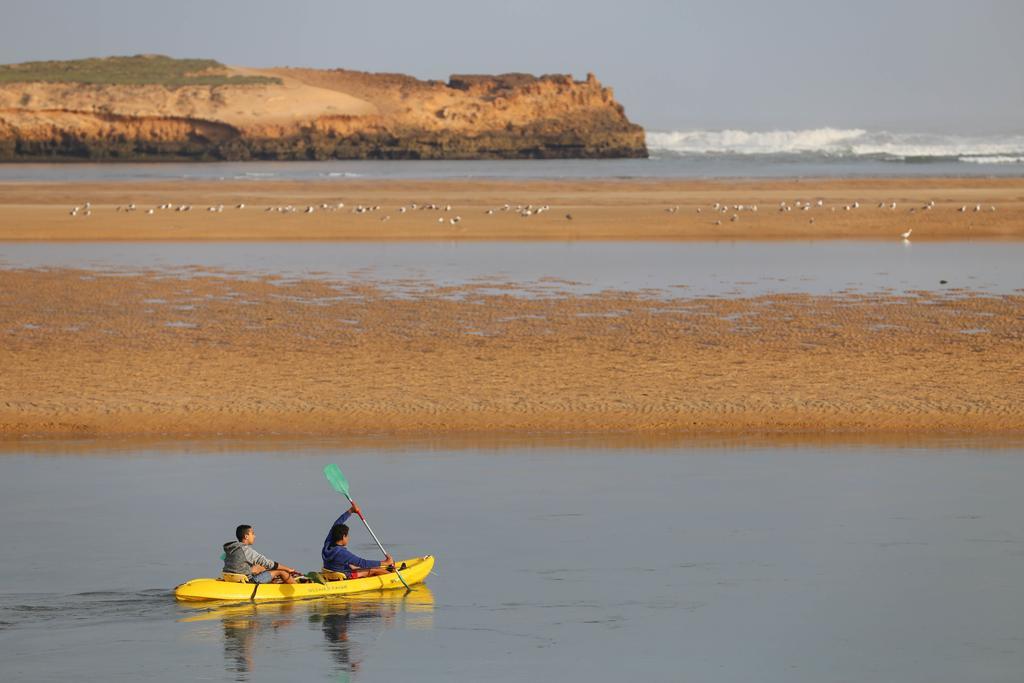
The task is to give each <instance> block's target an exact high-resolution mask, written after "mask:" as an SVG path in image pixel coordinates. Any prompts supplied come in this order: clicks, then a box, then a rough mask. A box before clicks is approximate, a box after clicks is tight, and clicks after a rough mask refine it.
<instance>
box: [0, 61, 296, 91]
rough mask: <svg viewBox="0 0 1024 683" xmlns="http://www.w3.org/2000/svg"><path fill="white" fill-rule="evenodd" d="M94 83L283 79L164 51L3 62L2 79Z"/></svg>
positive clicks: (176, 84)
mask: <svg viewBox="0 0 1024 683" xmlns="http://www.w3.org/2000/svg"><path fill="white" fill-rule="evenodd" d="M40 81H42V82H47V83H94V84H97V85H99V84H102V85H163V86H166V87H169V88H177V87H181V86H185V85H258V84H267V83H280V82H281V81H280V79H277V78H270V77H268V76H231V75H228V74H227V73H226V67H225V66H224V65H223V64H221V63H220V62H216V61H214V60H212V59H173V58H171V57H164V56H163V55H135V56H133V57H102V58H94V59H75V60H71V61H54V62H24V63H22V64H3V65H0V84H3V83H32V82H40Z"/></svg>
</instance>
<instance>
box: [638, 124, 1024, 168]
mask: <svg viewBox="0 0 1024 683" xmlns="http://www.w3.org/2000/svg"><path fill="white" fill-rule="evenodd" d="M647 146H648V148H650V150H651V152H654V153H668V154H677V155H681V156H691V155H715V154H717V155H813V156H828V157H854V158H856V157H869V158H876V159H895V160H900V159H914V160H918V159H920V160H928V159H951V160H952V159H958V160H960V161H970V162H973V163H1009V161H1006V160H1007V159H1011V158H1012V159H1014V160H1018V159H1020V158H1021V157H1022V156H1024V135H990V136H965V135H940V134H934V133H892V132H889V131H868V130H864V129H862V128H851V129H843V128H813V129H808V130H773V131H745V130H718V131H715V130H689V131H669V132H656V131H652V132H648V133H647Z"/></svg>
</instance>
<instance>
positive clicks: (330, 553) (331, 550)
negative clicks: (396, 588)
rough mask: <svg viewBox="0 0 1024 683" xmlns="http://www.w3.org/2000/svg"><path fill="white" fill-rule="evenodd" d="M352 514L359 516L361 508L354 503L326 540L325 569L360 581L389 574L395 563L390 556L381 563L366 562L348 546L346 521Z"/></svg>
mask: <svg viewBox="0 0 1024 683" xmlns="http://www.w3.org/2000/svg"><path fill="white" fill-rule="evenodd" d="M352 514H356V515H358V514H359V506H358V505H356V504H355V502H353V503H352V507H350V508H349V509H348V510H346V511H345V512H343V513H342V514H341V517H338V519H337V520H335V522H334V525H333V526H332V527H331V531H330V533H329V534H327V538H326V539H324V549H323V551H322V552H321V553H320V554H321V556H322V557H323V560H324V569H329V570H330V571H332V572H341V573H343V574H345V576H347V577H348V578H350V579H360V578H363V577H364V576H380V575H381V574H387V573H388V571H390V569H389V568H390V567H393V566H394V564H395V561H394V560H393V559H392V558H391V556H390V555H388V556H387V557H385V558H384V559H383V560H381V561H380V562H377V561H376V560H364V559H363V558H361V557H359V556H358V555H356V554H355V553H353V552H352V551H350V550H349V549H348V548H347V547H346V546H347V545H348V526H347V525H346V524H345V521H346V520H347V519H348V518H349V516H350V515H352Z"/></svg>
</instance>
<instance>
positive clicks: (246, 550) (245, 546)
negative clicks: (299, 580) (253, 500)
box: [224, 524, 299, 583]
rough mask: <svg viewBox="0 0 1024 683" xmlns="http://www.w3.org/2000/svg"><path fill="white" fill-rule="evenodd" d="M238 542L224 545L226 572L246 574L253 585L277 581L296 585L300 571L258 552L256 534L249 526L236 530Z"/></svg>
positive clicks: (244, 525)
mask: <svg viewBox="0 0 1024 683" xmlns="http://www.w3.org/2000/svg"><path fill="white" fill-rule="evenodd" d="M235 538H237V539H238V540H237V541H228V542H227V543H225V544H224V571H225V572H228V573H231V574H245V575H246V576H248V577H249V580H250V581H252V582H253V583H270V582H272V581H274V580H275V579H277V580H279V581H281V582H283V583H295V578H294V576H295V575H298V573H299V572H298V571H297V570H295V569H292V568H291V567H288V566H285V565H283V564H281V563H280V562H274V561H273V560H272V559H270V558H269V557H267V556H266V555H262V554H260V553H258V552H256V549H255V548H253V547H252V544H253V543H255V542H256V532H255V531H253V528H252V527H251V526H249V525H248V524H242V525H239V527H238V528H237V529H235Z"/></svg>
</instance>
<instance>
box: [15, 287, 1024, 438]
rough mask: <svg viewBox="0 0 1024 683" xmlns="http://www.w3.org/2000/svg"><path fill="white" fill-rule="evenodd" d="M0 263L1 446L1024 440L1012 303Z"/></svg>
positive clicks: (1021, 339) (1021, 317) (959, 296)
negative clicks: (324, 439) (589, 437)
mask: <svg viewBox="0 0 1024 683" xmlns="http://www.w3.org/2000/svg"><path fill="white" fill-rule="evenodd" d="M187 275H188V276H187V277H179V276H175V275H173V274H171V275H169V274H168V273H166V272H163V271H161V272H139V273H134V274H126V273H98V272H95V271H87V270H76V269H47V270H30V269H20V270H19V269H14V270H6V271H0V337H2V339H3V342H2V343H0V368H2V372H0V439H7V440H18V439H26V438H33V437H57V436H60V437H64V436H84V437H110V436H118V437H128V436H152V437H173V438H184V437H207V436H220V437H227V436H235V437H238V436H258V435H279V436H281V435H322V436H328V435H335V436H337V435H368V434H395V435H411V434H428V435H430V434H432V435H455V434H471V433H516V434H565V433H588V434H590V433H624V432H636V433H641V432H643V433H671V434H693V435H698V434H705V435H706V434H734V435H741V434H790V435H792V434H807V433H817V434H822V433H849V434H863V433H889V434H954V435H972V434H978V435H980V434H995V435H1010V434H1016V435H1019V434H1021V433H1022V432H1024V381H1022V378H1024V295H1019V294H1007V295H982V294H977V293H970V292H967V291H950V292H944V293H934V292H912V293H908V294H902V295H889V294H870V295H869V294H849V293H842V294H836V295H829V296H814V295H807V294H776V295H765V296H755V297H740V298H733V299H728V298H716V297H685V296H683V297H668V298H666V297H664V296H649V295H646V294H644V293H638V292H606V293H601V294H594V295H576V294H557V293H556V294H554V295H548V296H539V295H536V296H523V295H522V293H521V292H515V291H501V290H500V289H498V290H497V291H496V289H495V287H500V285H495V284H493V283H480V284H479V285H464V286H459V287H443V286H433V287H427V286H425V287H423V288H422V289H421V290H420V291H419V292H417V293H416V294H415V295H412V296H403V297H396V296H394V295H393V294H391V293H389V292H388V291H387V290H386V289H384V288H382V287H380V286H378V285H377V284H375V283H374V282H372V281H363V282H352V281H344V282H332V281H327V280H320V279H316V280H313V279H310V280H306V279H298V280H296V279H288V280H286V279H282V278H276V277H272V276H268V277H245V278H241V277H236V276H233V275H232V274H229V273H224V274H217V273H209V272H204V273H192V274H187Z"/></svg>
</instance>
